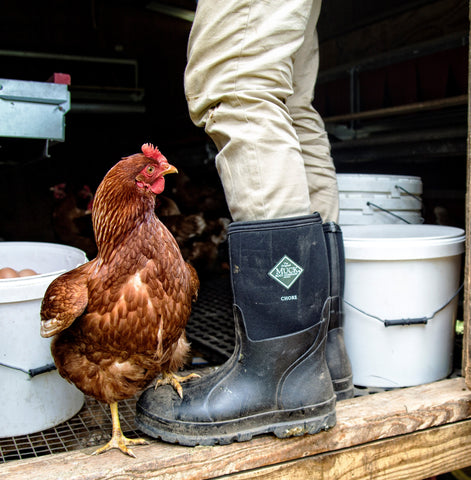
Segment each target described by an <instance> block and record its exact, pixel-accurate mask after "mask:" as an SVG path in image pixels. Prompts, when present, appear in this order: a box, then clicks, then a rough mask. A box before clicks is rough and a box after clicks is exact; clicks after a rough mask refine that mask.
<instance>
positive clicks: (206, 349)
mask: <svg viewBox="0 0 471 480" xmlns="http://www.w3.org/2000/svg"><path fill="white" fill-rule="evenodd" d="M187 335H188V339H189V340H190V342H191V343H192V347H193V349H194V350H196V351H197V354H198V356H200V357H202V358H203V362H205V363H206V364H213V365H216V364H220V363H223V362H224V361H225V360H226V359H227V358H228V357H229V356H230V355H231V354H232V350H233V347H234V327H233V323H232V293H231V289H230V283H229V278H228V277H227V278H226V277H223V278H218V279H215V280H210V281H208V282H207V283H204V284H203V286H202V288H201V289H200V295H199V298H198V302H197V303H195V305H194V308H193V312H192V316H191V318H190V321H189V322H188V327H187ZM137 398H138V396H136V397H135V398H133V399H129V400H126V401H121V402H119V416H120V420H121V426H122V429H123V432H124V434H125V435H126V436H128V437H129V438H137V437H142V436H143V434H142V433H141V432H139V431H138V430H137V429H135V426H134V417H135V405H136V401H137ZM110 437H111V415H110V409H109V407H108V406H107V405H105V404H102V403H100V402H98V401H97V400H95V399H93V398H91V397H86V398H85V403H84V406H83V407H82V409H81V410H80V412H79V413H78V414H77V415H75V416H74V417H72V418H71V419H70V420H68V421H67V422H64V423H62V424H60V425H58V426H56V427H53V428H50V429H47V430H44V431H42V432H38V433H33V434H29V435H21V436H17V437H7V438H0V463H5V462H8V461H12V460H23V459H27V458H32V457H40V456H43V455H49V454H52V453H62V452H68V451H73V450H79V449H81V448H86V447H93V446H97V447H98V446H100V445H103V444H105V443H106V442H107V441H108V440H109V439H110Z"/></svg>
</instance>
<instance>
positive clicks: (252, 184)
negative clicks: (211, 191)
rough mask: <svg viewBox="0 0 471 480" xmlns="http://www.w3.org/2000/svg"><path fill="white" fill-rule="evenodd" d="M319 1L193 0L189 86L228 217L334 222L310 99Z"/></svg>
mask: <svg viewBox="0 0 471 480" xmlns="http://www.w3.org/2000/svg"><path fill="white" fill-rule="evenodd" d="M320 6H321V0H270V1H264V0H199V2H198V7H197V11H196V15H195V21H194V24H193V27H192V30H191V34H190V39H189V43H188V64H187V69H186V72H185V92H186V96H187V101H188V107H189V111H190V116H191V118H192V120H193V122H194V123H195V124H196V125H198V126H202V127H204V128H205V131H206V133H207V134H208V135H209V136H210V137H211V138H212V140H213V141H214V143H215V145H216V147H217V149H218V155H217V156H216V167H217V169H218V172H219V175H220V177H221V181H222V184H223V187H224V190H225V195H226V199H227V203H228V206H229V209H230V211H231V215H232V217H233V220H235V221H236V220H243V221H246V220H265V219H270V218H284V217H291V216H296V215H307V214H309V213H312V212H313V211H318V212H319V213H320V214H321V216H322V218H323V220H324V221H329V220H333V221H337V220H338V189H337V180H336V175H335V168H334V165H333V161H332V158H331V156H330V144H329V141H328V138H327V134H326V132H325V129H324V124H323V122H322V120H321V118H320V116H319V114H318V113H317V112H316V111H315V110H314V108H313V107H312V106H311V102H312V99H313V92H314V85H315V81H316V77H317V71H318V63H319V62H318V58H319V55H318V42H317V33H316V23H317V19H318V16H319V11H320Z"/></svg>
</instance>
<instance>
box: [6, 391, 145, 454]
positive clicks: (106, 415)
mask: <svg viewBox="0 0 471 480" xmlns="http://www.w3.org/2000/svg"><path fill="white" fill-rule="evenodd" d="M136 401H137V398H135V399H130V400H126V401H122V402H119V417H120V420H121V427H122V429H123V432H124V434H125V435H126V436H128V437H129V438H137V437H139V436H142V434H141V433H139V432H138V431H137V430H135V427H134V415H135V405H136ZM110 438H111V415H110V409H109V407H108V405H105V404H103V403H100V402H98V401H96V400H95V399H93V398H91V397H86V398H85V403H84V406H83V407H82V409H81V410H80V412H79V413H78V414H77V415H75V416H74V417H72V418H71V419H70V420H69V421H67V422H64V423H62V424H60V425H58V426H56V427H53V428H49V429H47V430H44V431H42V432H38V433H32V434H29V435H21V436H17V437H8V438H0V462H1V463H5V462H8V461H11V460H23V459H26V458H32V457H40V456H42V455H49V454H51V453H62V452H70V451H72V450H79V449H81V448H86V447H93V446H97V447H98V446H100V445H103V444H105V443H106V442H107V441H108V440H109V439H110Z"/></svg>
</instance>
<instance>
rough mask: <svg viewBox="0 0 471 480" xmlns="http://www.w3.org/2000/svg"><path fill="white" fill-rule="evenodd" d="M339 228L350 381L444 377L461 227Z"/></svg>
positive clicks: (388, 383)
mask: <svg viewBox="0 0 471 480" xmlns="http://www.w3.org/2000/svg"><path fill="white" fill-rule="evenodd" d="M342 230H343V235H344V244H345V257H346V269H345V293H344V313H345V315H344V333H345V344H346V347H347V351H348V354H349V356H350V360H351V362H352V369H353V382H354V384H355V385H358V386H367V387H405V386H412V385H419V384H423V383H428V382H433V381H436V380H440V379H442V378H445V377H446V376H447V375H449V373H450V372H451V370H452V367H453V363H452V362H453V343H454V325H455V320H456V311H457V302H458V298H457V295H455V294H456V293H457V291H458V290H459V282H460V271H461V263H462V258H461V257H462V253H463V252H464V245H465V236H464V231H463V230H461V229H459V228H453V227H444V226H438V225H362V226H345V227H343V228H342ZM442 307H443V308H442ZM421 322H423V323H421ZM388 323H391V324H393V325H391V326H385V325H387V324H388ZM397 323H399V325H397ZM401 323H402V325H401ZM394 324H395V325H394Z"/></svg>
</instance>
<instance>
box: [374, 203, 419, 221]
mask: <svg viewBox="0 0 471 480" xmlns="http://www.w3.org/2000/svg"><path fill="white" fill-rule="evenodd" d="M366 205H367V206H368V207H374V208H377V209H378V210H381V211H382V212H385V213H388V214H389V215H392V216H393V217H396V218H398V219H399V220H402V221H403V222H405V223H408V224H410V222H408V221H407V220H406V219H405V218H402V217H401V216H399V215H396V214H395V213H393V212H391V211H390V210H387V209H386V208H383V207H380V206H379V205H376V204H375V203H373V202H370V201H368V202H366Z"/></svg>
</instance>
